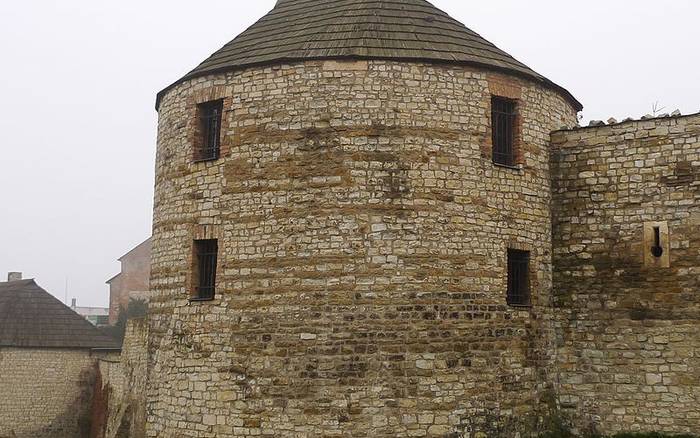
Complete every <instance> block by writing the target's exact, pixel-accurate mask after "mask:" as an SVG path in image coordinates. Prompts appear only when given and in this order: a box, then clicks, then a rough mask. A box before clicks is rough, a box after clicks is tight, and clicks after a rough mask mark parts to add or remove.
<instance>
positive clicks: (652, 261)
mask: <svg viewBox="0 0 700 438" xmlns="http://www.w3.org/2000/svg"><path fill="white" fill-rule="evenodd" d="M642 246H643V251H644V266H645V267H647V268H670V267H671V233H670V232H669V228H668V222H646V223H645V224H644V244H643V245H642Z"/></svg>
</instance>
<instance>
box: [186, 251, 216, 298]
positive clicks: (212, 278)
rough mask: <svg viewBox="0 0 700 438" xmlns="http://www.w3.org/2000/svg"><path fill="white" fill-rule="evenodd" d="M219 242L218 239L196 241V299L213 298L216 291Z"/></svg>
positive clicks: (194, 296) (194, 295)
mask: <svg viewBox="0 0 700 438" xmlns="http://www.w3.org/2000/svg"><path fill="white" fill-rule="evenodd" d="M218 252H219V242H218V241H217V240H216V239H207V240H195V241H194V276H193V278H194V281H195V283H194V294H193V297H192V298H193V299H195V300H213V299H214V296H215V293H216V265H217V256H218Z"/></svg>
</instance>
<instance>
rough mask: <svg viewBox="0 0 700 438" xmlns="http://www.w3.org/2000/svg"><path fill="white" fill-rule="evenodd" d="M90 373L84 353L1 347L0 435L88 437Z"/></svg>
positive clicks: (91, 367)
mask: <svg viewBox="0 0 700 438" xmlns="http://www.w3.org/2000/svg"><path fill="white" fill-rule="evenodd" d="M94 372H95V359H94V357H93V356H92V355H91V354H90V351H89V350H58V349H19V348H0V437H2V438H6V437H7V438H14V437H17V438H76V437H87V434H89V431H90V415H89V407H90V400H91V396H92V390H93V388H92V383H93V381H94Z"/></svg>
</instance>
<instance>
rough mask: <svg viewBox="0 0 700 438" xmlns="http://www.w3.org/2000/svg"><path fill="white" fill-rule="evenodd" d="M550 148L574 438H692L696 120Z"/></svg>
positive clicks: (563, 357)
mask: <svg viewBox="0 0 700 438" xmlns="http://www.w3.org/2000/svg"><path fill="white" fill-rule="evenodd" d="M552 139H553V140H552V141H553V152H552V169H553V195H554V199H553V201H554V202H553V222H554V226H553V231H554V239H553V245H554V296H555V307H556V311H557V312H558V314H559V316H560V317H561V327H560V330H561V332H560V338H559V350H558V367H559V370H560V373H559V380H558V388H557V390H558V392H559V395H560V401H561V405H562V407H563V408H564V411H565V412H567V413H568V414H569V415H570V416H571V417H572V418H574V419H575V423H576V425H577V426H578V428H579V429H580V430H583V429H585V428H590V427H594V428H597V429H598V430H599V431H601V432H605V433H610V432H618V431H623V430H624V431H657V432H669V433H673V432H694V433H697V432H698V431H699V430H700V336H698V333H699V331H700V115H693V116H686V117H670V118H659V119H653V120H641V121H634V122H626V123H621V124H616V125H612V126H601V127H592V128H583V129H577V130H572V131H560V132H556V133H554V134H553V136H552ZM656 230H658V231H656ZM657 233H658V238H657V235H656V234H657Z"/></svg>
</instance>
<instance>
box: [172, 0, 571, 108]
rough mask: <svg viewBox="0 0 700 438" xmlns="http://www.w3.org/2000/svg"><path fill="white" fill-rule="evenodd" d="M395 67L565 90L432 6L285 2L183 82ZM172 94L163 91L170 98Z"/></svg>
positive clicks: (403, 0) (374, 0) (384, 0)
mask: <svg viewBox="0 0 700 438" xmlns="http://www.w3.org/2000/svg"><path fill="white" fill-rule="evenodd" d="M343 58H348V59H393V60H403V61H418V62H440V63H455V64H466V65H475V66H481V67H486V68H490V69H495V70H498V71H504V72H509V73H511V74H515V75H518V76H524V77H527V78H529V79H532V80H535V81H537V82H540V83H543V84H545V85H547V86H549V87H550V88H554V89H556V90H557V91H559V92H561V93H562V94H563V95H564V96H565V97H566V98H567V99H568V100H570V101H571V103H572V104H573V105H574V106H575V107H577V109H582V106H581V104H580V103H579V102H578V101H577V100H576V99H575V98H574V97H573V96H572V95H571V94H570V93H569V92H568V91H566V90H565V89H563V88H562V87H559V86H558V85H556V84H554V83H553V82H551V81H549V80H548V79H547V78H545V77H544V76H542V75H540V74H539V73H537V72H535V71H534V70H532V69H530V68H529V67H528V66H526V65H525V64H523V63H521V62H519V61H517V60H516V59H515V58H513V57H512V56H510V55H509V54H507V53H506V52H504V51H503V50H501V49H499V48H498V47H496V46H495V45H493V44H492V43H490V42H488V41H487V40H485V39H484V38H483V37H481V36H480V35H479V34H477V33H476V32H473V31H472V30H470V29H468V28H467V27H465V26H464V25H463V24H462V23H460V22H458V21H457V20H455V19H453V18H452V17H450V16H449V15H447V14H446V13H445V12H443V11H441V10H440V9H438V8H436V7H435V6H433V5H432V4H431V3H429V2H427V1H425V0H279V1H278V2H277V4H276V5H275V7H274V9H272V11H270V12H269V13H268V14H267V15H265V16H264V17H262V18H261V19H260V20H259V21H258V22H257V23H255V24H254V25H252V26H251V27H249V28H248V29H247V30H246V31H244V32H243V33H241V34H240V35H238V36H237V37H236V38H235V39H234V40H233V41H231V42H229V43H228V44H226V45H225V46H224V47H222V48H221V49H220V50H218V51H217V52H215V53H214V54H213V55H211V56H210V57H209V58H208V59H206V60H205V61H204V62H202V63H201V64H200V65H199V66H198V67H197V68H195V69H194V70H192V71H191V72H190V73H188V74H187V75H185V76H184V77H183V78H182V79H180V80H179V81H177V82H176V83H175V84H173V85H171V87H172V86H174V85H176V84H178V83H180V82H182V81H186V80H188V79H192V78H196V77H199V76H203V75H207V74H213V73H220V72H224V71H231V70H236V69H240V68H245V67H250V66H254V65H265V64H273V63H280V62H290V61H299V60H310V59H343ZM171 87H168V88H166V89H165V90H163V91H162V92H161V93H160V94H159V96H158V103H159V102H160V99H161V98H162V95H163V94H164V93H165V92H166V91H167V90H168V89H169V88H171Z"/></svg>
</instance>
